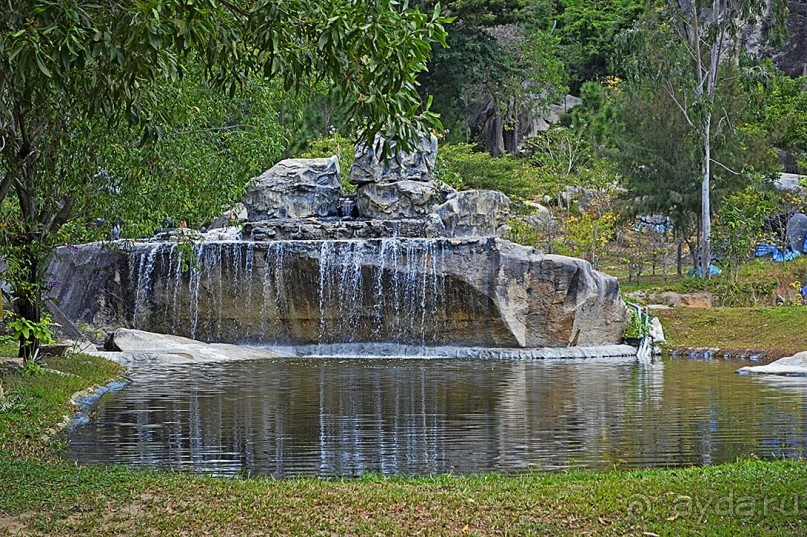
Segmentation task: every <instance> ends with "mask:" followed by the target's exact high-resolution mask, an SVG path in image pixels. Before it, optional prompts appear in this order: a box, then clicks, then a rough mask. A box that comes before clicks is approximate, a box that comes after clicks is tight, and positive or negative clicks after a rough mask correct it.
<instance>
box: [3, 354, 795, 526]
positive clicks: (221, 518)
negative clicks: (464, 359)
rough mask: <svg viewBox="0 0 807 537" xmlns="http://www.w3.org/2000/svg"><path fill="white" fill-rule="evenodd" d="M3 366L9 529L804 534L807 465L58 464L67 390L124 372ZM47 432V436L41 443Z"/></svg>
mask: <svg viewBox="0 0 807 537" xmlns="http://www.w3.org/2000/svg"><path fill="white" fill-rule="evenodd" d="M47 367H48V368H49V369H53V370H58V371H61V372H63V373H65V374H63V375H59V374H56V373H54V372H51V371H45V372H42V373H39V374H35V375H30V374H25V373H22V372H21V371H20V370H19V369H11V368H8V367H7V368H4V369H3V370H2V371H0V378H1V379H2V382H3V385H4V386H5V387H6V395H7V402H8V401H10V402H11V403H12V404H11V407H10V408H8V409H6V410H4V411H2V412H0V445H2V452H1V453H0V484H1V485H2V486H0V535H3V534H7V535H14V534H18V533H22V534H42V535H110V534H124V535H271V534H283V535H286V534H296V535H310V534H321V535H333V534H337V535H342V534H374V535H375V534H397V535H413V534H442V535H462V534H468V535H490V534H537V535H543V534H553V535H554V534H569V535H572V534H574V535H579V534H604V535H625V534H630V535H654V534H655V535H681V534H688V533H698V534H701V535H702V534H714V535H733V534H748V535H751V534H761V533H765V534H776V535H804V534H805V533H807V463H805V462H799V461H761V460H742V461H738V462H736V463H734V464H727V465H721V466H713V467H702V468H698V467H696V468H687V469H677V470H652V471H613V472H607V473H591V472H569V473H558V474H541V473H535V474H526V475H514V476H508V475H501V474H494V475H475V476H450V475H449V476H435V477H422V478H407V477H396V478H384V477H380V476H377V475H369V476H365V477H363V478H361V479H355V480H332V479H291V480H274V479H271V478H253V479H224V478H212V477H205V476H198V475H189V474H179V473H154V472H148V471H142V470H134V469H128V468H124V467H116V466H112V467H109V466H107V467H83V466H77V465H75V464H73V463H69V462H65V461H62V460H60V459H59V458H58V448H59V445H58V442H57V441H56V440H54V439H53V429H52V428H53V425H54V424H55V423H58V422H59V421H61V420H62V418H63V416H65V415H66V414H69V413H70V412H71V409H70V407H69V404H68V399H69V397H70V395H71V394H72V393H73V392H75V391H79V390H82V389H85V388H87V387H89V386H92V385H95V384H99V383H103V382H106V381H108V380H111V379H113V378H115V377H117V376H118V375H119V374H120V373H121V372H122V369H121V368H120V367H119V366H117V365H115V364H112V363H109V362H106V361H104V360H101V359H97V358H92V357H88V356H77V357H73V358H67V359H51V360H48V362H47ZM43 435H46V436H47V437H48V439H46V440H45V439H43Z"/></svg>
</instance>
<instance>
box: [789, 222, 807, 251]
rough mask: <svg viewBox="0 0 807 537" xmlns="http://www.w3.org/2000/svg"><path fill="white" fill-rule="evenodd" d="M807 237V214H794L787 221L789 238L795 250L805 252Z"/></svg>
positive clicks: (791, 246)
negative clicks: (806, 239) (806, 238)
mask: <svg viewBox="0 0 807 537" xmlns="http://www.w3.org/2000/svg"><path fill="white" fill-rule="evenodd" d="M805 237H807V215H804V214H802V213H797V214H794V215H793V216H792V217H791V218H790V220H788V221H787V240H788V242H789V243H790V248H791V249H792V250H793V251H794V252H799V253H800V254H803V253H804V239H805Z"/></svg>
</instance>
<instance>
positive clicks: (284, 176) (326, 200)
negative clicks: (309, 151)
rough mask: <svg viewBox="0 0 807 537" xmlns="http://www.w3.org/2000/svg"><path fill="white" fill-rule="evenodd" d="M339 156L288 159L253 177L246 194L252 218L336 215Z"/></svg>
mask: <svg viewBox="0 0 807 537" xmlns="http://www.w3.org/2000/svg"><path fill="white" fill-rule="evenodd" d="M341 186H342V183H341V180H340V178H339V159H337V158H336V157H330V158H319V159H287V160H282V161H280V162H278V163H277V164H275V165H274V166H273V167H272V168H270V169H268V170H266V171H265V172H263V173H262V174H261V175H260V176H258V177H256V178H254V179H253V180H252V181H251V182H250V183H249V184H248V185H247V191H246V193H245V194H244V199H243V202H244V205H245V206H246V209H247V214H248V217H249V219H250V220H266V219H268V218H305V217H308V216H331V215H335V214H336V210H337V203H338V201H339V194H340V190H341Z"/></svg>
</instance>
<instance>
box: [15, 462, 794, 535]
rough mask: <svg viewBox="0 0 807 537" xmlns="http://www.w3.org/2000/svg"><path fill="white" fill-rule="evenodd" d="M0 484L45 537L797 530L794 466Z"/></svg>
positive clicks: (39, 477)
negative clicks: (343, 478) (561, 472)
mask: <svg viewBox="0 0 807 537" xmlns="http://www.w3.org/2000/svg"><path fill="white" fill-rule="evenodd" d="M0 482H2V483H7V484H12V485H11V486H8V487H4V489H3V490H2V491H0V512H2V513H6V517H7V518H9V519H11V520H15V521H21V523H23V524H25V526H26V529H28V530H33V531H36V532H41V533H43V534H49V535H57V534H58V535H102V534H127V535H152V534H153V535H180V534H181V535H202V534H205V533H206V532H207V533H209V534H213V535H267V534H284V535H285V534H292V535H312V534H321V535H333V534H337V535H344V534H362V535H376V534H393V535H414V534H424V533H425V534H441V535H460V534H475V535H492V534H539V535H544V534H570V535H571V534H581V533H597V534H604V535H624V534H632V535H641V534H642V533H643V532H649V533H656V534H658V535H683V534H698V535H704V534H712V535H752V534H773V535H803V534H804V533H805V532H807V516H805V515H807V497H805V496H806V495H807V492H805V491H807V464H805V463H803V462H783V461H777V462H763V461H758V460H746V461H740V462H737V463H734V464H727V465H722V466H715V467H704V468H689V469H684V470H661V471H637V472H613V473H598V474H595V473H585V472H571V473H567V474H530V475H520V476H505V475H476V476H469V477H458V476H439V477H425V478H381V477H379V476H375V475H373V476H368V477H364V478H362V479H358V480H322V479H294V480H284V481H277V480H272V479H267V478H254V479H216V478H210V477H201V476H193V475H183V474H171V473H167V474H155V473H148V472H138V471H134V470H129V469H124V468H114V467H113V468H102V467H90V468H77V467H75V466H73V465H69V464H60V465H43V464H35V463H20V462H3V463H0ZM0 524H2V522H0ZM0 527H2V526H0Z"/></svg>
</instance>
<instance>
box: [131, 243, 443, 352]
mask: <svg viewBox="0 0 807 537" xmlns="http://www.w3.org/2000/svg"><path fill="white" fill-rule="evenodd" d="M183 252H184V253H183ZM187 255H188V250H184V249H182V248H179V247H178V246H177V245H176V244H166V243H161V244H154V245H151V244H150V245H148V246H146V247H141V248H138V249H137V250H135V252H133V253H132V254H131V256H130V261H129V262H130V268H129V270H130V279H131V282H132V284H131V285H132V287H131V289H132V290H133V297H134V304H135V307H134V313H133V317H132V324H133V326H135V327H137V328H142V329H147V330H148V329H152V330H159V329H160V326H155V325H157V324H159V323H162V325H161V326H163V327H164V328H162V331H166V330H170V331H171V332H173V333H176V334H180V335H186V336H189V337H191V338H194V339H202V340H208V341H224V340H227V341H234V340H237V341H253V342H260V343H269V344H271V343H294V342H297V341H299V340H301V339H303V340H305V341H304V342H306V343H351V342H356V341H360V342H365V341H378V342H398V343H406V344H416V345H426V344H428V343H430V342H431V341H433V340H434V339H435V332H436V330H437V327H438V318H439V317H440V315H441V308H443V307H444V305H445V299H444V297H443V295H444V293H445V275H444V267H443V260H444V243H443V241H441V240H438V239H412V238H396V237H393V238H384V239H372V240H324V241H274V242H266V243H254V242H242V241H233V242H208V243H197V244H195V245H194V246H193V248H192V256H193V258H194V259H192V260H187V259H186V257H187ZM183 263H184V265H185V266H183ZM155 282H157V283H156V284H155ZM255 321H257V322H255Z"/></svg>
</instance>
